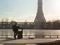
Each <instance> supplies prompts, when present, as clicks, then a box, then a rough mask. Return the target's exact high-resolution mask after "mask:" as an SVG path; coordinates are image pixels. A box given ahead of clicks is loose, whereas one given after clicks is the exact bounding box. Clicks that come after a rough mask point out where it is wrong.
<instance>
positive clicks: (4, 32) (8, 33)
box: [0, 29, 60, 39]
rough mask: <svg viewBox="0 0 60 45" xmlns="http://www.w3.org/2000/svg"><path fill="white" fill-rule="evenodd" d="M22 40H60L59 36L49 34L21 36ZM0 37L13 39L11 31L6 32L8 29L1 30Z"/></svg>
mask: <svg viewBox="0 0 60 45" xmlns="http://www.w3.org/2000/svg"><path fill="white" fill-rule="evenodd" d="M22 36H23V38H25V37H26V38H57V39H58V38H60V35H54V34H53V35H50V34H47V35H46V34H43V33H42V34H40V35H39V34H35V35H31V34H29V35H27V34H25V35H24V34H22ZM0 37H3V38H13V31H12V30H8V29H1V30H0Z"/></svg>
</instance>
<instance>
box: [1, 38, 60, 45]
mask: <svg viewBox="0 0 60 45" xmlns="http://www.w3.org/2000/svg"><path fill="white" fill-rule="evenodd" d="M57 40H60V39H17V40H11V41H6V42H2V43H3V44H4V45H20V44H21V45H25V44H26V45H36V44H39V43H51V42H55V41H57Z"/></svg>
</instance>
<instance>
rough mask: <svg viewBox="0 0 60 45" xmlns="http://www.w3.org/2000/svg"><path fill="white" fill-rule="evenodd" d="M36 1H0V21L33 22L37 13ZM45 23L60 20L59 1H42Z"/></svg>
mask: <svg viewBox="0 0 60 45" xmlns="http://www.w3.org/2000/svg"><path fill="white" fill-rule="evenodd" d="M37 4H38V0H0V21H1V20H2V18H3V19H6V18H7V19H9V21H11V20H15V21H17V22H24V21H25V20H27V22H33V21H34V19H35V16H36V13H37V6H38V5H37ZM43 13H44V16H45V19H46V21H53V20H60V0H43Z"/></svg>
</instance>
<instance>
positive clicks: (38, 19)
mask: <svg viewBox="0 0 60 45" xmlns="http://www.w3.org/2000/svg"><path fill="white" fill-rule="evenodd" d="M42 22H46V20H45V17H44V14H43V9H42V0H38V9H37V15H36V18H35V20H34V23H35V28H41V23H42Z"/></svg>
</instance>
